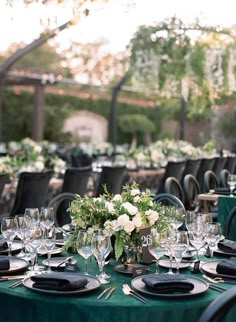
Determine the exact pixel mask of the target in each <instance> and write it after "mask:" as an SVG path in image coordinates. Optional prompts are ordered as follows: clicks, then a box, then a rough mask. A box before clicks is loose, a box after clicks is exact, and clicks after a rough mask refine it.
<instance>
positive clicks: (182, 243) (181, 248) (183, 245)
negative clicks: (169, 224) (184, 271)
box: [174, 231, 189, 274]
mask: <svg viewBox="0 0 236 322" xmlns="http://www.w3.org/2000/svg"><path fill="white" fill-rule="evenodd" d="M188 247H189V239H188V232H186V231H177V233H176V243H175V247H174V256H175V262H176V274H179V266H180V262H181V260H182V257H183V253H184V252H185V251H186V250H187V249H188Z"/></svg>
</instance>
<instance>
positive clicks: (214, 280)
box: [202, 274, 224, 283]
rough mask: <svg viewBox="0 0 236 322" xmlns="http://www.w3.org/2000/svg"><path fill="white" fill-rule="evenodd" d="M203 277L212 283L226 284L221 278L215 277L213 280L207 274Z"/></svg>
mask: <svg viewBox="0 0 236 322" xmlns="http://www.w3.org/2000/svg"><path fill="white" fill-rule="evenodd" d="M202 276H203V277H204V278H205V279H207V280H208V281H209V282H211V283H223V282H224V280H223V278H221V277H214V278H213V277H209V276H207V275H205V274H203V275H202Z"/></svg>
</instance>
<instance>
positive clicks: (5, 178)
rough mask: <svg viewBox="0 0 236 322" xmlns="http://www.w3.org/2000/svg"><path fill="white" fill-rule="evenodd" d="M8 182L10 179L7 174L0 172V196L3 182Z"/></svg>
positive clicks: (3, 185)
mask: <svg viewBox="0 0 236 322" xmlns="http://www.w3.org/2000/svg"><path fill="white" fill-rule="evenodd" d="M9 182H10V179H9V176H8V175H7V174H5V173H2V174H0V198H1V196H2V193H3V190H4V187H5V184H6V183H9Z"/></svg>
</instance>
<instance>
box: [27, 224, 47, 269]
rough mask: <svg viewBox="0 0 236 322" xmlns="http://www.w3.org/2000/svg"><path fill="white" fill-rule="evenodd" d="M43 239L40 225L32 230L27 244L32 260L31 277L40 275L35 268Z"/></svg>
mask: <svg viewBox="0 0 236 322" xmlns="http://www.w3.org/2000/svg"><path fill="white" fill-rule="evenodd" d="M42 238H43V233H42V229H41V227H40V226H39V225H38V226H35V227H33V228H32V229H30V235H29V241H28V243H27V249H28V252H29V254H30V259H31V264H32V267H31V273H30V275H35V274H37V273H38V271H37V270H36V269H35V267H36V262H37V250H38V249H39V247H40V246H41V244H42Z"/></svg>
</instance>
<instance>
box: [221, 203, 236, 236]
mask: <svg viewBox="0 0 236 322" xmlns="http://www.w3.org/2000/svg"><path fill="white" fill-rule="evenodd" d="M230 230H231V232H232V231H234V232H235V231H236V207H234V208H233V209H232V210H231V211H230V213H229V215H228V216H227V218H226V221H225V231H224V235H225V238H226V239H231V238H230Z"/></svg>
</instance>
